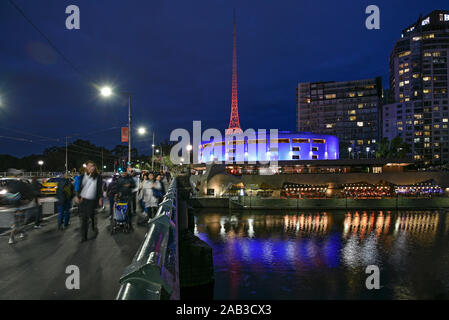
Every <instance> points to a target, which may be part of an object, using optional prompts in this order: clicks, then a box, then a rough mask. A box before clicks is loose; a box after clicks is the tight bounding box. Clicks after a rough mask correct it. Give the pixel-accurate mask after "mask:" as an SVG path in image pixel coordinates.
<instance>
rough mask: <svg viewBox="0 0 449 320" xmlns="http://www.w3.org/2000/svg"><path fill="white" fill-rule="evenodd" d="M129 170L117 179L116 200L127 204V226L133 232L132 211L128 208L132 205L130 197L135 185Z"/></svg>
mask: <svg viewBox="0 0 449 320" xmlns="http://www.w3.org/2000/svg"><path fill="white" fill-rule="evenodd" d="M131 171H132V170H131V168H128V169H127V170H126V171H125V172H124V173H123V175H122V176H121V177H120V178H119V179H118V182H117V191H118V198H119V200H120V201H124V202H126V203H127V216H128V224H129V227H130V229H131V230H133V225H132V217H133V215H132V209H131V208H130V206H131V205H132V204H131V203H132V195H133V190H134V189H135V187H136V185H135V182H134V179H133V177H132V176H131Z"/></svg>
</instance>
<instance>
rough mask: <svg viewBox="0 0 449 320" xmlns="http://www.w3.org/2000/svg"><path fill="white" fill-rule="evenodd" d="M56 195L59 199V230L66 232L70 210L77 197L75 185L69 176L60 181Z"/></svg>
mask: <svg viewBox="0 0 449 320" xmlns="http://www.w3.org/2000/svg"><path fill="white" fill-rule="evenodd" d="M56 195H57V198H58V230H64V229H66V228H67V227H68V226H69V220H70V208H71V207H72V199H73V197H74V195H75V192H74V187H73V184H72V182H71V181H70V179H69V178H68V177H67V176H65V177H63V178H61V180H59V182H58V187H57V189H56Z"/></svg>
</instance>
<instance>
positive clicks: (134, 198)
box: [131, 171, 140, 215]
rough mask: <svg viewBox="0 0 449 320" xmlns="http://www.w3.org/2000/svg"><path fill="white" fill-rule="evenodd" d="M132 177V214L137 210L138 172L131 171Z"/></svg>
mask: <svg viewBox="0 0 449 320" xmlns="http://www.w3.org/2000/svg"><path fill="white" fill-rule="evenodd" d="M132 177H133V180H134V188H133V189H132V201H131V204H132V214H133V215H135V214H136V211H137V192H138V191H139V182H140V181H139V176H138V173H137V172H135V171H133V172H132Z"/></svg>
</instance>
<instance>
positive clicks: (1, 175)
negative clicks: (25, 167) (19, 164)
mask: <svg viewBox="0 0 449 320" xmlns="http://www.w3.org/2000/svg"><path fill="white" fill-rule="evenodd" d="M61 174H64V172H42V173H41V172H39V171H37V172H20V173H11V172H7V171H1V172H0V178H7V177H12V176H20V177H23V178H32V177H54V176H57V175H61Z"/></svg>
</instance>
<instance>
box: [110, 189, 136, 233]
mask: <svg viewBox="0 0 449 320" xmlns="http://www.w3.org/2000/svg"><path fill="white" fill-rule="evenodd" d="M128 204H129V201H128V199H120V198H119V197H117V196H116V198H115V201H114V210H113V215H112V219H111V234H114V233H116V232H117V231H119V230H123V232H125V233H129V232H130V231H131V223H130V222H131V221H130V219H131V217H130V210H129V205H128Z"/></svg>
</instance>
